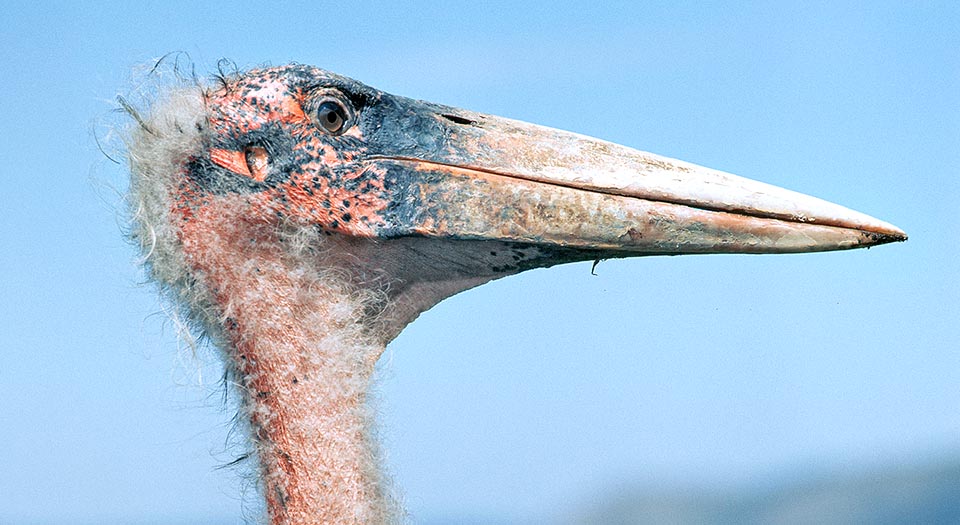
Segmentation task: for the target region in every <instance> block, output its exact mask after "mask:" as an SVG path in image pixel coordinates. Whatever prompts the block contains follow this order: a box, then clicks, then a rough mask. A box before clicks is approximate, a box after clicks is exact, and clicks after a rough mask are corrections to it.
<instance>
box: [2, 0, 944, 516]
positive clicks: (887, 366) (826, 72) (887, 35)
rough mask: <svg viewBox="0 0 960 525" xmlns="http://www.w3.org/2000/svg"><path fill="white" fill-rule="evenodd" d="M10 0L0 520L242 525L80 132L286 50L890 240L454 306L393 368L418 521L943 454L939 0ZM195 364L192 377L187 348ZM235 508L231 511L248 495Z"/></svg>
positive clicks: (397, 468)
mask: <svg viewBox="0 0 960 525" xmlns="http://www.w3.org/2000/svg"><path fill="white" fill-rule="evenodd" d="M14 4H19V5H10V3H8V4H7V5H6V6H5V7H4V9H3V14H2V16H0V64H2V67H3V75H2V78H3V87H4V92H3V96H2V97H0V117H2V121H0V126H2V132H0V136H2V137H3V140H2V141H0V161H2V162H0V190H2V197H0V239H2V240H3V248H2V249H0V269H2V273H0V297H2V298H3V300H2V301H0V400H2V402H0V429H2V432H3V434H2V435H3V437H2V440H0V472H2V473H3V474H2V475H0V522H3V523H34V522H35V523H108V522H116V523H121V522H122V523H174V522H178V521H179V522H184V523H198V522H204V523H207V522H209V523H237V522H239V521H240V520H241V519H242V517H243V515H242V513H241V510H240V508H241V505H240V503H239V501H238V500H239V499H241V497H242V495H241V492H242V490H243V486H244V485H243V483H240V482H237V481H235V478H236V472H235V471H233V470H230V469H225V470H215V467H216V466H218V465H222V464H224V463H226V462H228V461H229V460H231V459H232V458H233V457H234V454H236V453H237V452H238V450H239V449H236V448H230V447H225V445H224V442H225V440H226V439H227V433H228V430H229V429H230V423H229V418H230V416H231V415H232V414H231V413H229V412H228V411H226V410H225V409H223V408H222V407H221V406H220V405H219V401H218V397H217V396H218V392H217V390H216V379H217V373H218V372H217V366H216V362H215V361H214V360H213V359H211V358H209V357H205V358H202V359H201V361H203V362H206V363H207V365H206V367H205V368H204V372H205V375H204V381H205V386H202V387H197V386H190V385H191V384H194V383H195V382H194V381H193V379H195V375H196V374H195V372H196V371H197V367H198V366H199V365H198V364H197V362H195V361H190V360H189V359H183V358H182V356H183V355H184V354H178V350H177V343H176V333H175V328H174V327H173V326H172V325H171V324H170V323H169V322H167V321H165V319H166V316H165V314H163V313H162V312H163V306H162V305H161V304H160V303H159V302H158V300H157V299H156V298H155V294H154V292H153V290H152V288H151V287H150V286H139V285H138V283H139V282H140V281H141V280H142V278H143V276H142V274H141V273H140V272H139V271H138V270H137V268H136V267H135V265H134V259H135V254H134V252H133V250H132V248H130V247H129V246H127V245H126V244H125V243H124V242H123V240H122V239H121V236H120V230H121V227H122V224H123V220H124V219H123V217H122V213H121V211H122V210H121V208H122V205H121V203H120V199H119V198H118V197H117V196H116V195H115V194H114V192H113V188H115V189H117V190H119V191H123V188H124V187H125V184H126V183H125V174H124V172H123V169H122V168H120V167H117V166H115V165H113V164H112V163H110V162H109V161H107V160H106V159H105V158H104V157H103V156H102V155H101V154H100V153H99V152H98V151H97V148H96V145H95V143H94V140H93V136H94V133H93V131H92V130H93V129H97V130H99V131H98V133H101V134H102V133H104V132H105V130H106V129H107V127H105V126H103V125H101V124H102V123H104V122H106V123H107V124H108V125H109V123H111V122H117V120H116V119H118V118H119V117H117V116H116V115H115V114H113V113H112V110H113V108H114V107H115V102H114V99H115V96H116V95H117V94H118V93H123V92H125V91H127V90H129V89H130V88H131V84H130V78H131V71H132V70H133V69H134V68H136V67H138V66H140V65H142V64H145V63H149V62H151V61H152V60H153V59H155V58H156V57H158V56H160V55H162V54H165V53H167V52H170V51H183V52H185V53H188V54H189V56H190V57H191V58H192V60H193V61H194V62H195V63H196V65H197V70H198V71H199V72H201V73H205V72H208V71H211V70H213V68H214V67H215V64H216V61H217V59H219V58H221V57H227V58H230V59H233V60H234V61H236V62H237V64H239V65H240V66H241V67H246V66H253V65H259V64H264V63H271V64H281V63H285V62H288V61H297V62H303V63H309V64H314V65H318V66H321V67H324V68H327V69H331V70H334V71H337V72H339V73H342V74H346V75H349V76H353V77H355V78H357V79H360V80H362V81H364V82H366V83H368V84H371V85H373V86H376V87H379V88H381V89H384V90H387V91H390V92H393V93H396V94H401V95H406V96H412V97H415V98H423V99H427V100H432V101H435V102H442V103H446V104H451V105H456V106H462V107H466V108H469V109H474V110H478V111H483V112H488V113H494V114H499V115H503V116H508V117H512V118H517V119H522V120H528V121H532V122H535V123H539V124H545V125H550V126H554V127H559V128H564V129H570V130H573V131H577V132H580V133H585V134H589V135H594V136H598V137H601V138H604V139H608V140H612V141H615V142H619V143H622V144H626V145H629V146H633V147H637V148H639V149H644V150H649V151H654V152H657V153H660V154H663V155H668V156H672V157H677V158H681V159H684V160H687V161H691V162H695V163H698V164H703V165H706V166H710V167H713V168H718V169H723V170H726V171H731V172H734V173H737V174H740V175H744V176H747V177H750V178H755V179H760V180H764V181H766V182H770V183H773V184H777V185H781V186H786V187H789V188H791V189H795V190H799V191H802V192H805V193H810V194H813V195H817V196H819V197H823V198H826V199H828V200H833V201H836V202H840V203H842V204H844V205H847V206H849V207H852V208H854V209H857V210H860V211H863V212H866V213H869V214H872V215H875V216H878V217H880V218H882V219H884V220H887V221H890V222H892V223H894V224H897V225H898V226H900V227H901V228H903V229H905V230H906V231H907V232H908V233H909V234H910V235H911V239H910V241H909V242H908V243H906V244H901V245H896V246H884V247H880V248H877V249H872V250H869V251H866V250H862V251H856V252H845V253H830V254H814V255H803V256H777V257H749V256H739V257H734V256H710V257H682V258H648V259H635V260H630V261H610V262H606V263H602V264H600V265H599V267H598V269H597V270H598V271H597V273H598V274H599V275H598V276H591V275H590V265H589V264H580V265H573V266H567V267H560V268H554V269H550V270H542V271H534V272H529V273H527V274H524V275H522V276H518V277H513V278H509V279H505V280H502V281H498V282H495V283H492V284H490V285H486V286H483V287H481V288H479V289H476V290H473V291H470V292H467V293H464V294H461V295H459V296H456V297H454V298H452V299H450V300H448V301H446V302H444V303H442V304H441V305H439V306H438V307H436V308H434V309H433V310H431V311H430V312H428V313H426V314H425V315H423V316H422V317H421V319H419V320H418V321H416V322H415V323H414V324H413V325H411V326H410V327H409V328H408V329H407V331H406V332H404V333H403V334H402V335H401V336H400V337H399V338H398V339H397V340H396V341H395V342H394V343H393V344H392V345H391V346H390V347H389V348H388V352H387V354H386V355H385V357H384V363H383V365H384V366H383V367H382V368H383V373H382V379H381V381H380V382H379V386H378V389H379V392H380V394H381V401H380V403H379V404H378V406H379V410H380V412H381V420H382V433H383V435H384V441H385V448H386V449H387V454H386V457H387V462H388V465H389V468H390V470H391V472H392V473H393V475H394V477H395V479H396V480H397V483H398V485H400V486H401V487H403V493H404V494H405V499H406V502H407V507H408V508H409V509H410V511H411V512H412V514H413V516H414V518H415V519H416V520H443V519H452V518H474V519H494V518H495V519H499V520H502V521H506V522H518V521H523V520H531V519H538V518H539V519H554V520H556V519H560V518H561V517H562V516H564V515H566V514H567V513H568V512H574V511H576V510H577V509H578V508H579V507H582V506H583V505H587V504H590V503H591V502H594V501H595V500H597V499H599V498H601V497H602V494H604V492H605V491H606V490H608V489H609V488H610V487H614V486H617V485H619V484H621V483H634V482H639V483H648V484H651V485H656V484H659V483H663V482H667V483H669V484H671V485H677V486H688V485H698V484H699V485H713V486H718V485H728V484H741V483H742V484H759V485H762V484H763V483H766V482H768V481H770V480H780V479H783V478H784V477H789V476H792V475H799V473H804V472H818V471H831V470H834V471H835V470H843V469H857V468H864V467H869V466H872V465H884V464H889V463H911V462H916V461H921V462H922V461H937V460H938V458H955V457H957V456H958V455H960V389H958V385H960V310H958V308H957V303H958V298H960V271H958V270H960V263H958V260H960V259H958V256H960V250H958V239H960V236H958V230H960V220H958V218H957V217H958V202H960V182H958V180H960V177H958V175H960V52H958V49H960V8H958V7H957V4H956V3H955V2H924V3H923V5H919V6H916V5H909V4H904V3H901V2H822V3H810V2H804V3H803V4H804V6H803V7H800V6H797V5H790V4H788V3H785V2H780V1H768V2H747V3H739V4H736V5H722V4H720V3H714V2H709V3H708V2H689V3H678V4H675V5H659V4H658V5H657V6H649V5H643V4H644V3H641V2H623V3H614V2H608V3H603V4H602V5H601V4H600V3H596V2H583V3H566V4H565V3H556V2H502V3H496V4H494V3H480V2H469V3H464V5H452V4H450V3H442V2H436V3H430V2H403V3H402V4H400V5H383V4H379V3H376V2H362V1H360V2H357V1H350V2H302V3H297V4H287V5H286V6H284V7H266V6H267V5H270V3H268V2H259V3H248V4H246V5H241V6H235V7H227V6H225V5H222V4H219V3H217V4H209V5H205V4H204V3H202V2H169V1H168V2H146V3H145V6H144V7H131V6H130V5H128V4H123V3H116V4H112V5H111V4H109V3H106V2H98V3H94V2H76V3H66V2H65V3H62V4H57V3H47V5H46V7H43V6H40V7H38V6H32V5H30V4H32V3H31V2H14ZM204 355H207V354H204ZM249 499H253V498H249Z"/></svg>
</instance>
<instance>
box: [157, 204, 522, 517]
mask: <svg viewBox="0 0 960 525" xmlns="http://www.w3.org/2000/svg"><path fill="white" fill-rule="evenodd" d="M217 199H219V200H220V202H218V204H217V205H216V206H208V207H200V208H196V209H189V210H187V211H186V212H185V211H184V209H181V210H180V211H179V212H178V213H179V214H184V213H188V214H185V215H181V216H179V217H178V216H177V215H178V213H174V214H173V216H172V218H173V220H175V221H176V220H180V221H182V224H181V225H180V230H179V232H178V237H179V243H180V244H181V251H182V253H183V254H184V256H185V258H186V260H185V261H184V262H185V263H186V264H187V265H188V266H189V267H190V269H191V274H192V275H193V276H195V279H196V282H194V283H192V285H191V287H192V288H195V290H194V292H195V293H197V294H198V295H199V297H200V300H199V301H194V302H193V303H194V304H196V303H198V302H199V303H200V304H201V307H200V311H201V312H202V313H203V315H201V318H203V319H204V320H205V322H206V325H207V328H208V330H209V332H210V333H211V334H212V335H214V337H215V339H218V342H219V343H220V346H221V347H222V349H223V352H224V359H225V360H226V361H227V364H228V366H230V367H231V368H232V369H233V370H234V371H235V372H236V377H237V378H238V379H237V387H238V389H239V391H240V396H241V399H242V401H243V406H244V407H245V410H246V411H247V413H248V414H247V415H248V419H249V421H250V424H251V438H252V441H253V444H254V447H255V450H256V452H257V456H258V459H259V461H260V474H261V476H260V477H261V489H262V491H263V495H264V497H265V499H266V502H267V511H268V513H269V515H270V522H271V524H274V525H277V524H301V523H304V524H306V523H392V522H399V521H402V516H403V513H402V511H401V510H400V505H399V504H398V503H397V501H396V498H395V497H394V496H393V494H392V493H391V490H390V486H389V483H388V480H387V479H386V477H385V475H384V474H383V472H384V469H383V468H382V465H381V461H380V457H379V452H378V443H377V442H376V440H375V439H374V438H373V437H372V434H373V432H372V430H373V429H374V426H375V425H374V418H373V416H372V415H371V413H370V410H369V407H368V403H367V401H368V400H367V393H368V391H369V387H370V385H371V382H372V381H373V376H374V371H375V366H376V362H377V360H378V359H379V357H380V355H381V354H382V353H383V351H384V349H385V348H386V345H387V344H388V343H389V342H390V341H391V340H392V339H393V338H394V337H396V335H397V334H399V333H400V331H401V330H402V329H403V328H404V327H405V326H406V325H407V324H409V323H410V322H411V321H413V320H414V319H415V318H416V317H417V316H418V315H419V314H420V313H422V312H423V311H425V310H427V309H429V308H430V307H432V306H433V305H435V304H436V303H438V302H440V301H441V300H443V299H444V298H446V297H449V296H451V295H454V294H456V293H458V292H460V291H463V290H466V289H468V288H472V287H474V286H479V285H480V284H483V283H485V282H488V281H490V280H492V279H496V278H498V277H503V276H506V275H510V274H512V273H517V272H519V271H521V270H522V268H521V267H519V266H516V267H512V268H509V269H504V267H505V266H506V265H507V261H515V260H516V259H518V258H522V257H531V258H532V257H536V256H537V255H538V254H537V253H535V252H536V250H533V249H530V248H518V247H516V246H511V245H507V244H505V243H498V242H475V243H471V242H469V241H466V242H464V241H461V242H458V249H456V250H453V249H452V247H451V246H449V245H447V244H445V243H444V242H442V241H441V242H438V241H429V242H426V241H424V240H422V239H416V238H403V239H394V240H382V239H381V240H371V239H359V238H352V237H346V236H342V235H338V234H334V233H329V232H324V231H322V230H318V229H316V228H314V227H310V226H308V225H303V224H296V223H290V222H288V223H284V222H282V221H278V219H277V217H276V215H273V214H271V213H264V212H263V211H261V210H263V207H262V206H258V205H257V203H256V202H255V201H251V200H250V199H248V198H244V197H242V196H223V197H217ZM184 219H187V220H184ZM491 253H496V254H497V255H496V256H493V255H491ZM490 268H496V271H495V270H491V269H490Z"/></svg>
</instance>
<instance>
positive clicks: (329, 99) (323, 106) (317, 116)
mask: <svg viewBox="0 0 960 525" xmlns="http://www.w3.org/2000/svg"><path fill="white" fill-rule="evenodd" d="M313 106H314V108H315V109H314V110H313V111H311V112H310V117H311V119H312V120H313V123H314V125H316V126H317V127H318V128H320V129H321V130H323V131H324V132H326V133H328V134H330V135H334V136H336V135H340V134H342V133H343V132H344V131H346V130H347V129H348V128H349V127H350V125H351V124H352V121H353V113H352V112H351V111H350V109H349V107H348V106H347V105H346V104H345V103H343V101H342V100H341V99H340V98H339V97H335V96H331V95H326V96H323V97H320V98H319V99H317V101H316V102H315V103H314V105H313Z"/></svg>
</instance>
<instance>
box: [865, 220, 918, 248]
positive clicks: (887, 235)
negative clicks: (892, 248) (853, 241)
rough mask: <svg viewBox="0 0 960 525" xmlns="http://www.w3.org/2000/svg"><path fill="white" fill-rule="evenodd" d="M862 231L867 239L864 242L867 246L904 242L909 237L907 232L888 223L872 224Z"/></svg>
mask: <svg viewBox="0 0 960 525" xmlns="http://www.w3.org/2000/svg"><path fill="white" fill-rule="evenodd" d="M862 231H863V232H864V235H865V237H866V239H867V240H866V242H864V244H865V245H867V246H877V245H880V244H889V243H893V242H904V241H906V240H907V238H908V236H907V233H906V232H904V231H903V230H901V229H900V228H897V227H896V226H894V225H892V224H887V223H882V224H877V225H871V227H869V228H865V229H864V230H862Z"/></svg>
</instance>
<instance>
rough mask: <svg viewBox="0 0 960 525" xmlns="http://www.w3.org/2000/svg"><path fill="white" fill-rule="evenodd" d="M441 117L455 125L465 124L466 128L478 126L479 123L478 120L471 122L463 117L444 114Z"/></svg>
mask: <svg viewBox="0 0 960 525" xmlns="http://www.w3.org/2000/svg"><path fill="white" fill-rule="evenodd" d="M440 116H441V117H443V118H445V119H447V120H449V121H450V122H453V123H455V124H463V125H464V126H476V125H477V124H478V122H477V121H476V120H470V119H468V118H466V117H461V116H460V115H451V114H449V113H442V114H441V115H440Z"/></svg>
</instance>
